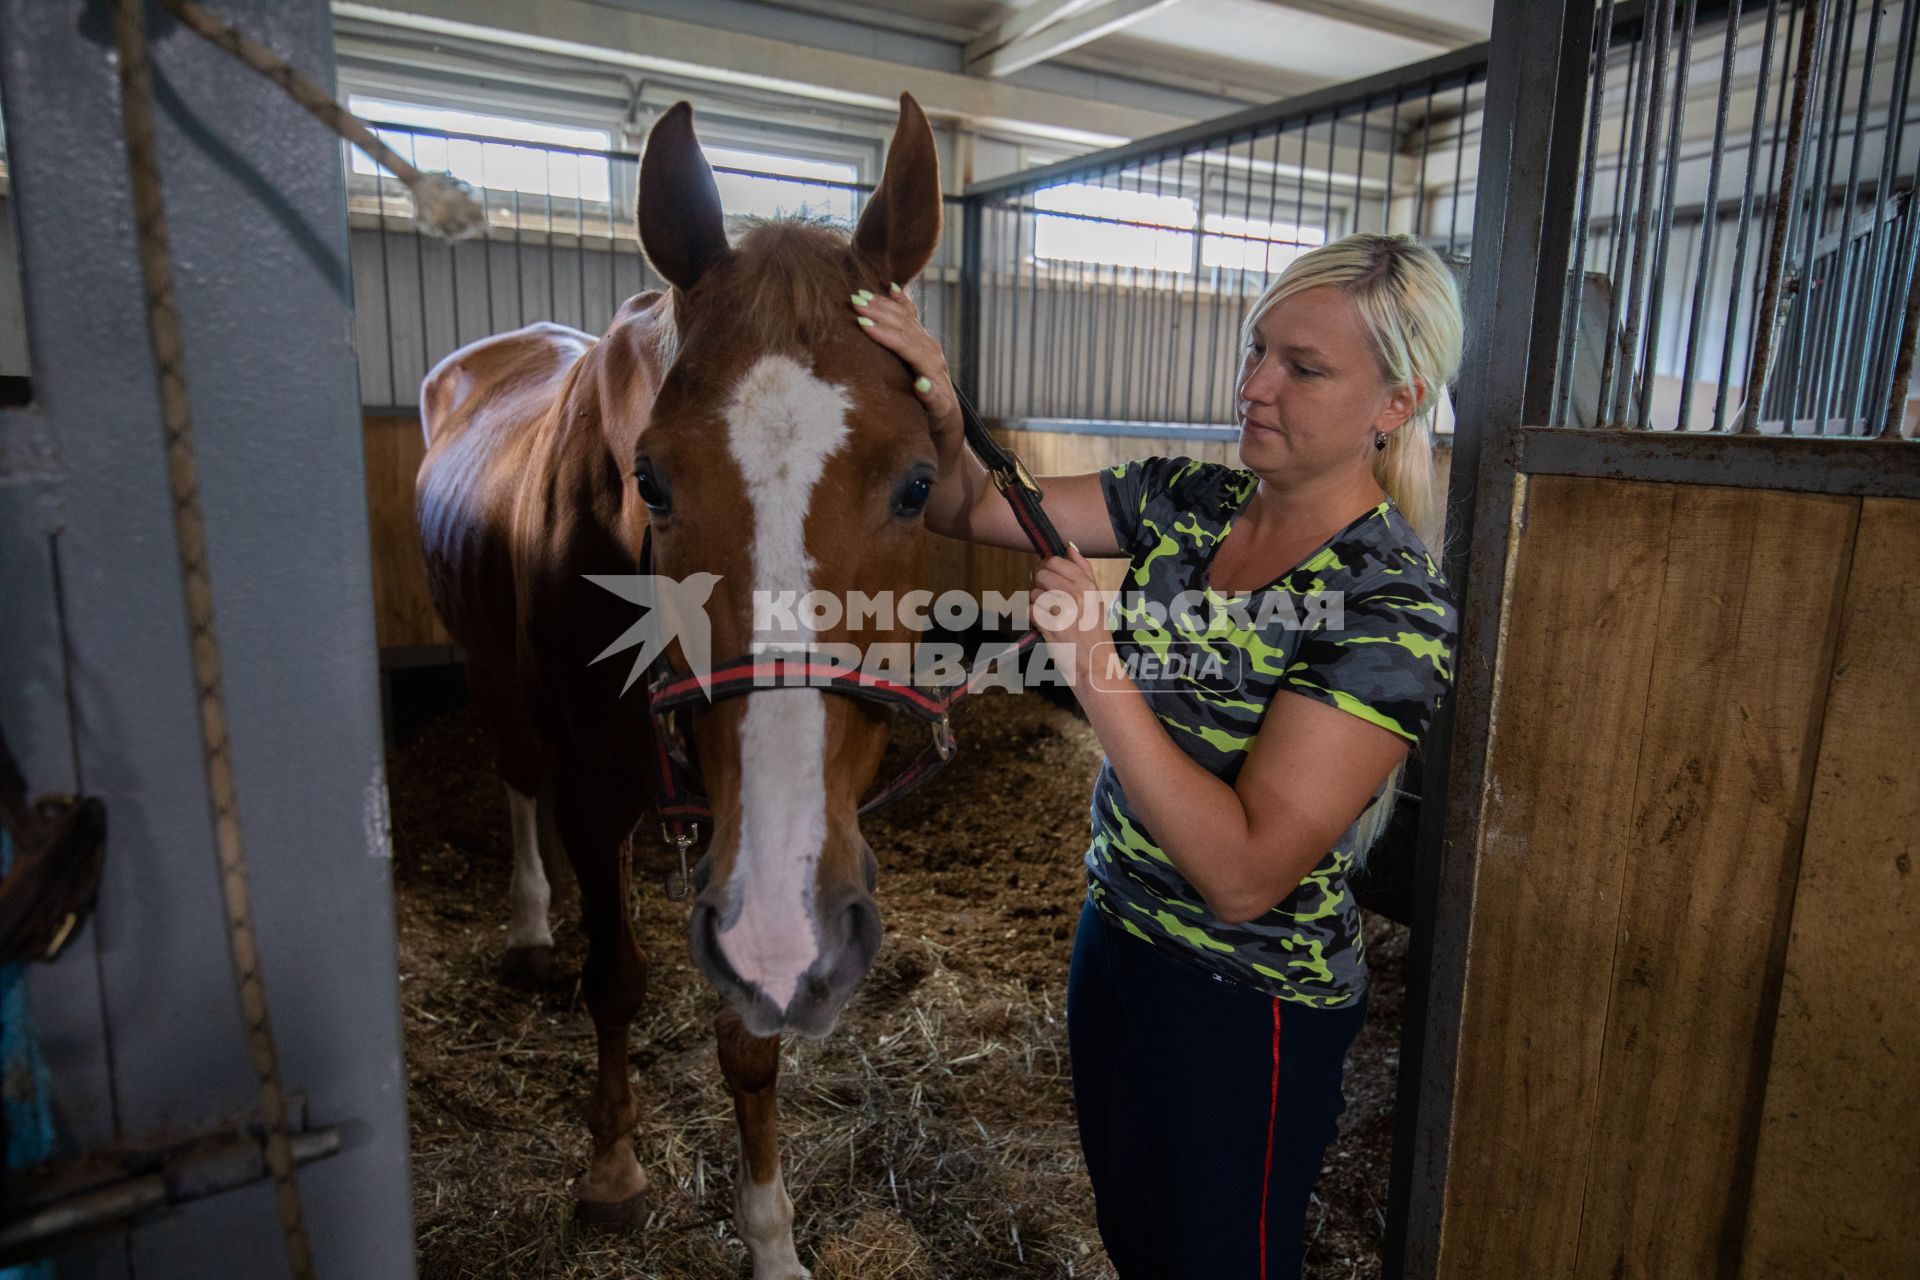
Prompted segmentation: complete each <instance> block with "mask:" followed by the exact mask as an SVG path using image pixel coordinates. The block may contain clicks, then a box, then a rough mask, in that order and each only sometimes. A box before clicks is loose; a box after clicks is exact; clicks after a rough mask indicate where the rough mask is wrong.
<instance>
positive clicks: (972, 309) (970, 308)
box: [957, 200, 987, 404]
mask: <svg viewBox="0 0 1920 1280" xmlns="http://www.w3.org/2000/svg"><path fill="white" fill-rule="evenodd" d="M960 219H961V221H960V335H959V336H960V341H959V343H958V344H957V354H958V355H959V357H960V379H959V381H960V392H961V394H962V395H964V396H966V397H967V399H969V400H971V401H973V402H974V403H975V404H980V403H983V401H982V397H981V395H980V368H981V351H980V342H981V321H982V317H981V314H980V306H981V303H982V302H983V301H984V298H983V294H982V286H981V283H980V267H981V259H982V257H983V255H984V253H985V236H986V220H987V211H986V202H985V201H981V200H967V201H963V202H962V204H961V206H960Z"/></svg>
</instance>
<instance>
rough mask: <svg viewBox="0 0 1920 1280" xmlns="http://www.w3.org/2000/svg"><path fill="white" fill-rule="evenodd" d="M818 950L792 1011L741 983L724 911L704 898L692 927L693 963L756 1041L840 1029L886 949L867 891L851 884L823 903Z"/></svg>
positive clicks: (816, 918) (818, 914) (817, 928)
mask: <svg viewBox="0 0 1920 1280" xmlns="http://www.w3.org/2000/svg"><path fill="white" fill-rule="evenodd" d="M813 925H814V929H815V932H816V934H817V935H818V938H819V952H818V955H817V956H816V957H815V959H814V961H813V963H812V964H810V965H808V967H807V969H806V971H805V972H804V973H802V974H801V975H800V977H799V980H798V982H797V983H795V985H794V988H793V995H792V998H791V999H790V1000H788V1002H787V1004H786V1007H784V1008H782V1007H780V1006H779V1005H778V1004H777V1003H776V1002H775V1000H774V998H773V997H772V996H770V995H769V994H768V993H767V991H766V990H765V989H764V988H763V987H762V986H761V985H760V984H758V983H755V982H751V981H748V980H747V979H745V978H743V977H741V975H740V973H739V971H738V969H736V967H735V965H734V962H733V961H732V960H731V959H730V958H729V957H728V955H727V951H726V948H725V946H723V945H722V943H721V941H720V933H721V929H722V922H721V912H720V909H719V906H718V905H717V904H716V903H715V902H714V901H713V900H712V899H711V898H710V897H709V896H708V895H707V894H705V893H703V894H701V896H700V898H699V899H698V900H697V901H695V903H694V906H693V916H692V919H691V920H690V921H689V922H688V931H689V933H688V944H689V947H690V949H691V950H692V953H693V962H694V964H695V966H696V967H698V968H699V970H700V972H701V973H703V974H705V975H706V978H707V981H708V982H710V983H712V984H713V986H714V989H715V990H717V991H718V992H719V993H720V994H721V995H722V996H723V997H725V999H726V1001H727V1003H728V1004H729V1005H731V1006H732V1007H733V1009H734V1011H735V1012H737V1013H738V1014H739V1015H740V1017H741V1020H742V1021H743V1022H745V1023H746V1026H747V1030H749V1031H751V1032H752V1033H753V1034H754V1035H757V1036H775V1035H788V1034H791V1035H800V1036H805V1037H807V1038H808V1039H810V1040H818V1039H821V1038H823V1037H825V1036H826V1035H827V1034H828V1033H829V1032H831V1031H832V1030H833V1026H834V1022H835V1021H836V1020H837V1019H838V1018H839V1016H840V1010H841V1009H842V1008H844V1007H845V1006H846V1003H847V1000H848V998H849V997H850V996H852V995H853V991H854V988H855V987H857V986H859V985H860V979H862V978H864V977H865V976H866V974H867V970H868V969H870V968H872V967H873V958H874V956H875V955H876V954H878V953H879V950H880V912H879V910H878V909H877V908H876V907H875V906H874V903H873V897H872V894H871V893H870V892H869V890H868V889H867V888H864V887H860V886H849V887H846V888H843V889H841V890H838V891H836V892H834V893H832V894H830V895H827V896H826V898H825V899H824V900H823V901H822V902H821V903H819V905H818V909H817V911H816V913H815V916H814V921H813Z"/></svg>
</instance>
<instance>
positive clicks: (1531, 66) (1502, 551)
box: [1381, 0, 1593, 1280]
mask: <svg viewBox="0 0 1920 1280" xmlns="http://www.w3.org/2000/svg"><path fill="white" fill-rule="evenodd" d="M1592 43H1593V0H1570V2H1569V3H1566V4H1563V5H1547V4H1538V3H1529V0H1496V4H1495V6H1494V15H1493V44H1492V48H1491V58H1490V62H1489V68H1490V69H1489V74H1488V79H1487V84H1486V91H1485V95H1484V99H1483V103H1482V108H1481V110H1482V113H1483V114H1482V119H1483V121H1484V126H1483V128H1482V130H1481V155H1480V176H1479V181H1478V184H1477V197H1476V198H1477V204H1478V209H1477V213H1476V216H1475V218H1474V247H1473V260H1474V261H1475V262H1476V263H1478V264H1480V269H1479V270H1476V271H1475V272H1474V273H1473V275H1472V277H1471V279H1470V280H1469V282H1468V287H1467V295H1468V296H1467V317H1468V325H1467V331H1468V335H1469V337H1468V354H1467V359H1466V362H1465V365H1464V366H1463V371H1462V376H1461V378H1460V401H1459V417H1458V422H1457V425H1456V427H1455V433H1454V448H1453V476H1452V481H1451V483H1450V486H1449V489H1450V492H1449V495H1448V508H1449V521H1448V525H1449V528H1451V529H1452V530H1454V531H1455V532H1454V535H1453V536H1452V537H1450V538H1449V540H1448V541H1449V543H1450V544H1451V545H1449V546H1448V547H1447V548H1446V549H1445V552H1444V558H1445V573H1446V577H1447V580H1448V582H1449V583H1450V584H1452V586H1453V589H1454V593H1455V596H1456V598H1458V599H1460V600H1461V601H1462V602H1463V607H1462V610H1461V622H1462V629H1461V635H1460V642H1459V646H1458V654H1459V658H1458V661H1457V663H1456V668H1455V669H1456V671H1457V672H1458V675H1457V677H1456V683H1455V687H1454V691H1453V694H1452V696H1451V697H1450V698H1448V699H1445V700H1443V701H1442V703H1441V704H1440V708H1439V711H1438V714H1437V715H1436V717H1435V721H1434V724H1433V726H1432V728H1431V729H1430V730H1429V731H1428V736H1427V739H1426V744H1425V747H1424V751H1425V753H1426V754H1425V759H1426V760H1427V762H1428V765H1429V767H1428V768H1427V769H1426V771H1425V778H1426V792H1425V795H1424V797H1423V799H1422V803H1421V811H1420V831H1419V845H1418V848H1419V854H1418V856H1417V857H1416V858H1415V867H1416V869H1417V878H1416V881H1415V885H1414V892H1413V912H1412V916H1413V920H1412V936H1411V939H1410V943H1409V951H1408V956H1407V974H1408V983H1407V998H1406V1004H1405V1014H1404V1018H1403V1021H1402V1029H1401V1041H1400V1045H1401V1048H1400V1079H1399V1104H1398V1107H1397V1114H1396V1119H1395V1126H1394V1160H1393V1169H1392V1174H1391V1179H1390V1183H1389V1196H1388V1214H1387V1236H1386V1242H1385V1255H1384V1258H1383V1265H1382V1269H1381V1270H1382V1274H1383V1275H1389V1276H1396V1277H1407V1278H1408V1280H1428V1278H1430V1277H1432V1276H1433V1275H1434V1274H1435V1273H1436V1271H1437V1270H1438V1267H1439V1247H1440V1228H1441V1209H1442V1206H1443V1204H1444V1190H1443V1189H1444V1186H1445V1181H1446V1172H1447V1163H1448V1156H1449V1144H1450V1143H1451V1141H1452V1121H1453V1115H1454V1083H1455V1067H1456V1064H1457V1062H1458V1054H1459V1048H1460V1043H1459V1030H1460V1021H1461V1020H1460V1014H1461V1003H1462V997H1463V995H1464V991H1465V979H1466V960H1467V943H1468V923H1469V919H1470V913H1471V909H1472V902H1473V892H1472V886H1473V880H1474V860H1475V857H1476V847H1475V838H1474V833H1475V831H1476V829H1477V827H1478V825H1479V819H1480V806H1479V798H1480V795H1481V790H1482V786H1483V784H1484V781H1485V767H1486V752H1485V746H1486V742H1487V737H1488V732H1489V728H1490V722H1491V703H1492V698H1493V695H1494V685H1493V672H1494V664H1495V662H1496V661H1497V659H1498V653H1497V649H1498V642H1499V620H1500V611H1501V585H1502V581H1503V579H1504V577H1505V572H1506V555H1507V532H1508V527H1509V524H1510V522H1511V520H1512V517H1513V504H1514V500H1515V499H1514V479H1515V477H1514V472H1513V469H1512V466H1511V463H1510V461H1509V455H1510V450H1511V448H1512V447H1513V444H1514V438H1515V435H1516V433H1517V432H1518V430H1519V427H1520V425H1521V424H1522V423H1523V422H1525V421H1527V420H1528V419H1529V412H1530V410H1535V409H1537V410H1539V411H1540V412H1541V413H1542V414H1544V412H1545V411H1546V410H1547V408H1548V407H1549V406H1550V405H1551V403H1552V397H1553V362H1554V361H1555V359H1556V358H1557V356H1558V353H1559V346H1560V344H1559V341H1558V334H1557V333H1555V332H1554V326H1555V324H1556V323H1557V322H1558V319H1559V316H1560V313H1561V307H1560V302H1561V291H1562V290H1563V289H1565V288H1566V286H1567V273H1566V264H1567V255H1568V253H1569V251H1570V241H1571V236H1570V234H1569V233H1570V231H1571V229H1572V227H1571V224H1572V207H1571V203H1570V202H1569V201H1567V200H1566V199H1565V198H1564V193H1565V192H1567V191H1569V190H1571V188H1572V185H1573V183H1574V182H1575V181H1576V180H1577V177H1578V174H1579V169H1580V160H1581V156H1580V127H1581V123H1582V118H1583V115H1584V110H1583V109H1584V107H1585V94H1586V76H1585V70H1586V65H1587V59H1588V56H1589V53H1590V52H1591V48H1592ZM1536 420H1537V419H1536Z"/></svg>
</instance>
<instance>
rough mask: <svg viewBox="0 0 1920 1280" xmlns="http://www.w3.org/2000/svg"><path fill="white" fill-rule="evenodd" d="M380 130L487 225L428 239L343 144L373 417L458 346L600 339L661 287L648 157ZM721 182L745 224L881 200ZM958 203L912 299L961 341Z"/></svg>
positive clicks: (408, 129) (730, 172)
mask: <svg viewBox="0 0 1920 1280" xmlns="http://www.w3.org/2000/svg"><path fill="white" fill-rule="evenodd" d="M376 127H377V129H378V132H379V133H380V135H381V137H382V138H383V139H384V140H385V141H386V142H387V144H388V145H389V146H391V147H393V148H394V149H395V150H396V151H398V152H399V153H400V154H401V155H403V156H405V157H407V158H408V159H409V160H410V161H413V162H414V163H416V164H418V165H421V166H422V167H424V168H427V169H445V170H448V171H450V172H452V173H454V174H455V176H457V177H461V178H464V179H466V180H467V181H468V182H470V183H472V185H473V186H474V187H475V188H476V189H477V190H478V192H479V193H480V197H481V199H482V201H483V203H484V205H485V208H486V214H487V217H486V225H485V229H484V231H483V232H482V234H481V235H480V236H478V237H476V238H474V239H472V240H465V241H460V242H458V243H452V244H449V243H447V242H445V241H442V240H437V239H434V238H433V237H430V236H424V235H422V234H421V232H420V231H419V230H418V228H417V227H416V226H415V225H414V223H413V207H412V204H411V197H410V196H409V195H408V193H407V191H406V188H405V187H403V186H401V185H400V184H399V183H398V182H397V181H395V180H393V179H392V178H389V177H386V176H384V175H382V174H380V173H379V172H378V171H377V170H376V169H375V167H374V165H373V164H372V162H371V161H370V160H369V159H368V158H367V157H366V156H365V155H364V154H362V153H361V152H360V151H358V150H357V149H345V154H346V165H347V175H346V176H347V193H348V197H347V205H348V221H349V225H350V229H351V231H350V234H351V243H350V257H351V260H352V267H353V284H354V298H355V302H356V306H355V326H356V334H357V337H358V349H359V352H360V386H361V399H362V401H363V403H364V404H365V405H366V406H367V407H368V409H369V410H370V411H372V412H376V413H378V412H389V413H399V414H402V415H410V414H412V413H413V412H414V411H415V410H417V408H418V402H419V389H420V382H421V379H423V378H424V377H425V376H426V374H427V371H428V370H430V369H432V368H433V366H434V365H435V364H436V363H437V362H438V361H439V360H440V359H441V358H442V357H444V356H446V355H447V354H448V353H450V352H452V351H454V350H455V349H456V348H458V347H459V346H461V345H462V344H463V343H467V342H472V341H475V340H476V339H479V338H483V337H486V336H488V335H489V334H495V333H503V332H505V331H507V330H509V329H515V328H519V327H520V326H522V325H526V324H532V323H534V322H536V321H543V320H544V321H552V322H554V323H557V324H564V325H569V326H572V327H573V328H576V329H581V330H583V331H585V332H587V333H590V334H596V335H597V334H601V333H604V332H606V329H607V326H608V325H609V324H611V323H612V321H613V316H614V313H615V312H616V311H618V310H619V308H620V304H621V303H623V302H624V301H626V299H628V298H629V297H631V296H633V295H634V294H636V293H640V292H643V291H645V290H647V289H658V288H661V287H663V286H662V282H661V280H660V278H659V277H658V276H657V275H655V274H654V272H653V269H652V268H651V267H650V266H649V265H648V263H647V260H646V256H645V254H644V253H642V251H641V248H640V240H639V228H638V222H637V218H636V214H635V205H634V202H635V199H636V197H637V194H638V189H639V173H640V157H639V155H638V153H636V152H632V151H617V150H595V149H592V148H584V147H572V146H564V145H560V144H558V143H547V142H521V141H514V140H511V139H504V138H498V137H490V136H484V135H479V134H469V133H457V132H450V131H447V130H440V129H427V128H419V127H414V126H403V125H393V124H384V123H380V124H377V125H376ZM714 174H715V176H716V178H717V179H718V180H719V182H720V185H721V198H722V203H723V204H725V205H727V206H728V209H729V213H730V215H733V216H735V217H736V218H737V217H740V216H742V215H741V213H740V209H741V206H742V205H743V204H752V205H754V206H757V207H760V208H763V209H765V210H767V211H769V212H771V211H772V210H773V209H775V208H778V209H779V210H780V212H781V213H783V214H784V213H792V214H797V215H801V216H808V217H821V218H825V219H828V220H831V221H836V222H845V223H846V224H848V225H851V224H852V222H853V221H854V220H856V219H858V217H859V215H860V211H861V209H862V208H863V207H864V205H865V201H866V198H867V196H868V195H870V194H871V193H872V191H873V186H872V184H870V183H853V182H836V181H831V180H828V179H825V178H814V177H794V176H792V175H788V174H780V173H772V172H767V171H764V170H757V169H745V168H737V167H732V166H726V165H716V166H715V167H714ZM961 204H962V201H961V200H960V199H959V198H958V197H949V198H948V200H947V218H946V230H945V234H944V235H943V237H942V239H941V243H940V247H939V249H938V251H937V252H936V253H935V255H934V259H933V261H932V262H931V263H930V264H929V265H928V266H927V269H926V270H925V271H924V272H923V273H922V274H921V277H920V280H919V282H918V285H917V286H916V289H915V292H916V294H917V296H918V304H919V307H920V311H921V317H922V319H923V320H924V322H925V323H926V325H927V327H928V329H929V331H930V332H932V333H933V334H934V336H935V337H938V338H943V339H944V338H947V337H949V336H955V337H957V336H958V333H959V294H960V280H961V274H962V273H961V259H962V253H963V248H964V245H963V222H964V218H963V216H962V213H961V209H960V206H961ZM409 483H411V482H410V481H409Z"/></svg>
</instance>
